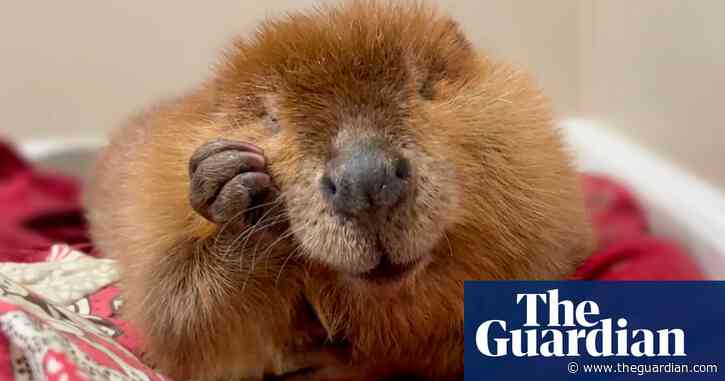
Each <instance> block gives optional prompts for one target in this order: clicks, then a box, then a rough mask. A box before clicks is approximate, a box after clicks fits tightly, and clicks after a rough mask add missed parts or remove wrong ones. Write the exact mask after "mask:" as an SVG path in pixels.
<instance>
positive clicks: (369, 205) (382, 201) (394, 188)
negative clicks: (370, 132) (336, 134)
mask: <svg viewBox="0 0 725 381" xmlns="http://www.w3.org/2000/svg"><path fill="white" fill-rule="evenodd" d="M409 177H410V163H409V162H408V160H407V159H405V158H404V157H402V156H400V155H397V154H391V153H389V152H386V151H384V150H383V149H380V148H376V147H362V148H360V149H356V150H353V151H352V152H349V154H347V155H345V156H344V157H340V158H338V159H335V160H333V161H331V162H330V164H329V165H328V167H327V171H326V173H325V175H324V176H323V177H322V179H321V190H322V193H323V196H324V197H325V198H326V199H327V201H328V202H329V203H330V204H331V206H332V209H333V210H334V211H335V213H337V214H339V215H343V216H346V217H360V216H362V215H370V214H375V213H377V212H380V211H386V210H387V209H389V208H392V207H394V206H395V205H397V204H398V203H399V201H400V200H401V199H402V198H403V197H404V196H405V195H406V193H407V192H408V188H409V186H408V180H409Z"/></svg>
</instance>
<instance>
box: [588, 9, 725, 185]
mask: <svg viewBox="0 0 725 381" xmlns="http://www.w3.org/2000/svg"><path fill="white" fill-rule="evenodd" d="M580 4H581V9H580V11H581V18H580V26H581V40H580V51H581V59H582V61H581V62H582V66H581V70H582V72H581V74H582V75H581V88H580V96H581V104H580V105H581V114H582V115H584V116H586V117H596V118H598V119H600V120H602V121H603V122H604V123H605V124H607V125H610V126H612V127H614V128H616V129H617V130H619V131H620V132H622V133H624V134H625V135H627V136H629V137H631V138H633V139H634V140H636V141H637V142H639V143H642V144H645V145H647V146H648V147H650V148H653V149H654V150H656V151H657V152H658V153H660V154H662V155H664V156H666V157H669V158H671V159H673V160H675V161H676V162H677V163H678V164H680V165H681V166H684V167H685V168H687V169H689V170H691V171H694V172H695V173H696V174H698V175H700V176H701V177H703V178H706V179H708V180H709V181H710V182H712V183H714V184H716V185H717V186H719V187H720V188H721V189H724V190H725V168H724V165H725V160H724V159H725V117H724V116H723V112H724V111H725V96H723V91H724V90H725V21H724V20H723V17H724V16H725V1H721V0H697V1H681V0H637V1H628V0H597V1H582V2H581V3H580Z"/></svg>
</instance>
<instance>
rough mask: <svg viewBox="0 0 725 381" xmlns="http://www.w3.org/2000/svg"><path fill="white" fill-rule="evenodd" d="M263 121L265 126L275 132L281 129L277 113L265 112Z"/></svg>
mask: <svg viewBox="0 0 725 381" xmlns="http://www.w3.org/2000/svg"><path fill="white" fill-rule="evenodd" d="M262 122H263V123H264V126H265V127H267V128H268V129H270V130H272V131H273V132H277V131H279V129H280V126H279V118H278V117H277V115H274V114H271V113H265V114H264V115H263V116H262Z"/></svg>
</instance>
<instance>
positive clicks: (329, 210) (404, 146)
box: [88, 0, 592, 380]
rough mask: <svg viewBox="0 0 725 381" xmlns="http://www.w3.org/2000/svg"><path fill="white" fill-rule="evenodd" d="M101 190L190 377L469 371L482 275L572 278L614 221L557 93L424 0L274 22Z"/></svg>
mask: <svg viewBox="0 0 725 381" xmlns="http://www.w3.org/2000/svg"><path fill="white" fill-rule="evenodd" d="M88 200H89V210H90V220H91V223H92V233H93V236H94V238H95V240H96V242H97V243H98V246H99V247H100V248H101V249H102V250H103V251H105V252H106V253H107V254H109V255H111V256H113V257H115V258H117V259H118V261H119V263H120V265H121V268H122V289H123V292H124V295H125V298H126V304H125V313H126V314H127V317H128V318H129V319H130V320H131V321H132V322H133V323H134V324H136V325H137V326H138V327H140V329H141V330H142V332H143V333H144V335H145V338H146V344H145V345H146V350H147V356H148V359H149V361H150V362H152V363H154V364H156V365H158V366H159V367H160V369H162V370H163V371H164V372H166V373H167V374H168V375H170V376H172V377H175V378H177V379H183V378H187V377H206V378H215V377H221V376H235V377H250V378H259V377H262V376H263V375H265V374H277V375H279V374H294V375H306V376H309V377H312V376H313V375H314V374H315V372H318V374H327V375H330V374H334V372H329V370H330V369H338V368H340V369H341V368H342V367H344V366H343V365H340V364H347V366H348V368H355V369H357V372H358V373H356V374H357V375H358V376H359V377H360V378H377V377H388V376H395V375H399V374H412V375H416V376H419V377H423V378H428V379H436V380H438V379H452V378H456V377H460V376H461V375H462V371H463V281H464V280H467V279H553V278H562V277H565V276H566V275H567V274H569V273H571V272H572V271H573V269H574V267H575V266H576V264H577V263H578V262H579V261H580V260H581V259H582V258H584V257H585V256H586V255H587V254H589V253H590V251H591V242H592V240H591V232H590V226H589V223H588V221H587V218H586V213H585V209H584V206H583V201H582V195H581V190H580V184H579V181H578V178H577V175H576V172H575V170H574V169H573V167H572V165H571V160H570V158H569V157H568V155H567V154H566V153H565V152H564V150H563V148H562V143H561V141H560V136H559V134H558V133H557V131H556V130H555V129H554V122H553V119H552V112H551V110H550V106H549V104H548V102H547V100H546V99H545V97H544V96H542V94H541V92H540V91H539V90H538V89H537V88H536V87H535V86H533V85H532V83H531V81H530V79H529V78H528V76H527V75H525V74H523V73H521V72H519V71H516V70H514V69H512V68H511V67H509V66H508V65H506V64H503V63H500V62H497V61H494V60H493V59H491V58H489V57H488V56H486V55H484V54H480V53H478V52H477V51H476V50H475V49H474V48H473V47H472V46H471V44H470V43H469V41H468V40H467V39H466V38H465V37H464V35H463V34H462V32H461V30H460V28H459V27H458V26H457V24H456V23H455V22H454V21H452V20H451V19H449V18H448V17H447V16H445V15H443V14H441V13H440V12H438V11H436V10H435V9H433V8H431V7H427V6H423V5H417V4H413V3H401V4H397V5H395V4H391V3H383V2H375V1H354V0H353V1H349V2H346V3H344V4H342V5H339V6H333V7H322V8H318V9H316V10H313V11H308V12H299V13H291V14H289V15H287V16H285V17H282V18H277V19H273V20H269V21H266V22H264V23H262V24H261V26H260V27H259V29H258V31H257V32H256V34H254V35H253V36H251V37H250V38H248V39H240V40H238V41H236V42H235V43H234V44H233V45H232V47H231V48H230V49H229V50H228V51H227V52H226V54H225V56H224V59H223V60H222V64H221V65H220V66H219V68H218V70H217V71H216V73H215V75H214V76H213V77H212V78H211V79H209V80H208V81H207V82H206V83H204V84H203V85H202V86H200V87H199V88H197V89H196V90H194V91H192V92H190V93H189V94H186V95H185V96H182V97H179V98H177V99H174V100H170V101H167V102H165V103H161V104H160V105H157V106H156V107H153V108H151V109H149V110H147V111H146V112H144V113H142V114H141V115H139V116H136V117H135V118H133V119H131V120H130V122H129V123H128V124H127V125H126V126H125V127H123V128H121V129H120V130H119V131H118V132H117V133H116V134H115V135H114V136H113V138H112V140H111V143H110V145H109V146H108V148H107V149H106V150H105V151H104V152H103V153H102V155H101V158H100V160H99V164H98V166H97V171H96V177H95V180H94V181H93V182H92V183H91V186H90V191H89V198H88ZM338 347H339V348H341V349H340V350H337V348H338ZM330 348H334V349H335V350H332V351H331V350H329V349H330ZM338 361H339V362H338ZM290 372H293V373H290ZM325 372H327V373H325ZM353 373H354V372H353ZM363 375H364V376H363Z"/></svg>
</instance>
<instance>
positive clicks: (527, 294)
mask: <svg viewBox="0 0 725 381" xmlns="http://www.w3.org/2000/svg"><path fill="white" fill-rule="evenodd" d="M534 377H536V378H537V379H542V380H547V381H548V380H552V381H553V380H577V379H578V380H643V379H644V380H665V381H666V380H679V381H684V380H725V282H585V281H561V282H549V281H546V282H523V281H490V282H487V281H475V282H474V281H472V282H466V285H465V380H467V381H472V380H486V381H499V380H505V381H508V380H513V381H518V380H530V379H534Z"/></svg>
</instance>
